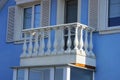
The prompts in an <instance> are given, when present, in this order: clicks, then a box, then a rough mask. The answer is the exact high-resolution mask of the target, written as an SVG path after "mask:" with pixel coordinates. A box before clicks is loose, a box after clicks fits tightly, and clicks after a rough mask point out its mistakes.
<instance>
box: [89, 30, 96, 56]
mask: <svg viewBox="0 0 120 80" xmlns="http://www.w3.org/2000/svg"><path fill="white" fill-rule="evenodd" d="M92 33H93V31H92V30H91V31H90V44H89V49H90V51H89V54H90V56H92V57H95V55H94V53H93V42H92Z"/></svg>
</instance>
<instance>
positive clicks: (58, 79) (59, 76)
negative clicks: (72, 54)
mask: <svg viewBox="0 0 120 80" xmlns="http://www.w3.org/2000/svg"><path fill="white" fill-rule="evenodd" d="M55 80H63V68H56V69H55Z"/></svg>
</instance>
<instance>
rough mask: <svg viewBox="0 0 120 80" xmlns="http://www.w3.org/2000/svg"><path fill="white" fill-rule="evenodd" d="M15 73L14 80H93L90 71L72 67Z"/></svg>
mask: <svg viewBox="0 0 120 80" xmlns="http://www.w3.org/2000/svg"><path fill="white" fill-rule="evenodd" d="M16 71H17V75H16V77H17V78H16V80H26V79H28V80H93V71H92V70H87V69H82V68H78V67H72V66H66V67H51V68H25V69H17V70H16ZM26 73H27V74H26ZM14 77H15V76H14Z"/></svg>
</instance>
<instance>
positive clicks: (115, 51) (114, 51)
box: [93, 33, 120, 80]
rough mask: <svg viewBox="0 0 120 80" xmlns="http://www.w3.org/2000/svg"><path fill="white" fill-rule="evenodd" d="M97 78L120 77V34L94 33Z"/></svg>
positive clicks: (108, 79)
mask: <svg viewBox="0 0 120 80" xmlns="http://www.w3.org/2000/svg"><path fill="white" fill-rule="evenodd" d="M93 40H94V52H95V53H96V60H97V62H96V64H97V66H96V73H95V80H119V79H120V70H119V68H120V34H109V35H99V34H98V33H95V34H94V39H93Z"/></svg>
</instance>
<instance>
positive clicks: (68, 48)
mask: <svg viewBox="0 0 120 80" xmlns="http://www.w3.org/2000/svg"><path fill="white" fill-rule="evenodd" d="M71 44H72V43H71V28H70V26H69V27H68V40H67V53H70V52H71Z"/></svg>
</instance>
